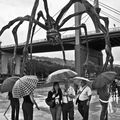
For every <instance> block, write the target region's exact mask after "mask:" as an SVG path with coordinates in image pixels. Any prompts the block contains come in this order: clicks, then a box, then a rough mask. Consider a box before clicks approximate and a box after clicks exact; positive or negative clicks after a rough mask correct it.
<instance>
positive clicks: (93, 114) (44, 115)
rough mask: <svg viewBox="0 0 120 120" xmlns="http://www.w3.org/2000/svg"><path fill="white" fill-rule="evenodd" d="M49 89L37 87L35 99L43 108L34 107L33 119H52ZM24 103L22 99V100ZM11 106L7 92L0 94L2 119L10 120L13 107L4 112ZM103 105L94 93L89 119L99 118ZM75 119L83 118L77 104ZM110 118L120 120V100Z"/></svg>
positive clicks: (0, 117)
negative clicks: (48, 96) (42, 89)
mask: <svg viewBox="0 0 120 120" xmlns="http://www.w3.org/2000/svg"><path fill="white" fill-rule="evenodd" d="M46 94H47V91H45V92H44V91H41V90H40V89H37V92H36V91H35V100H36V101H37V103H38V105H39V107H40V109H41V110H39V111H38V110H37V109H36V108H34V119H33V120H52V118H51V114H50V111H49V107H48V106H47V105H46V103H45V101H44V99H45V98H46ZM20 103H21V104H22V99H21V100H20ZM8 106H9V101H8V100H7V93H4V94H0V120H7V119H8V120H10V113H11V109H9V110H8V111H7V113H6V117H5V116H4V112H5V111H6V109H7V107H8ZM100 110H101V106H100V104H99V100H98V96H97V95H96V94H95V93H94V95H93V96H92V99H91V104H90V115H89V120H99V116H100ZM20 120H23V113H22V109H20ZM75 120H82V117H81V115H80V114H79V113H78V111H77V106H75ZM109 120H120V100H119V103H118V108H117V112H116V113H112V114H109Z"/></svg>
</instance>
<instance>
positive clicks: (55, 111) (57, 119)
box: [50, 104, 61, 120]
mask: <svg viewBox="0 0 120 120" xmlns="http://www.w3.org/2000/svg"><path fill="white" fill-rule="evenodd" d="M50 112H51V115H52V119H53V120H61V105H59V104H58V105H56V106H55V107H54V108H50Z"/></svg>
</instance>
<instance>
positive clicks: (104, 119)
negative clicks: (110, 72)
mask: <svg viewBox="0 0 120 120" xmlns="http://www.w3.org/2000/svg"><path fill="white" fill-rule="evenodd" d="M109 88H110V85H104V87H102V88H100V89H98V90H97V92H98V95H99V101H100V104H101V106H102V110H101V115H100V120H108V102H109V97H110V92H109Z"/></svg>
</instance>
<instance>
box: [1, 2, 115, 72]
mask: <svg viewBox="0 0 120 120" xmlns="http://www.w3.org/2000/svg"><path fill="white" fill-rule="evenodd" d="M43 2H44V9H45V12H46V17H45V16H44V15H43V12H42V11H39V12H38V14H37V19H36V18H35V15H36V10H37V7H38V5H39V0H35V3H34V6H33V9H32V12H31V15H26V16H24V17H17V18H15V19H14V20H11V21H10V22H9V23H8V24H7V25H6V26H4V27H3V28H2V29H1V31H0V35H1V34H2V33H3V32H4V31H5V30H6V29H8V28H10V27H11V26H12V25H13V24H14V23H16V22H18V24H17V25H16V26H15V27H14V28H13V31H12V32H13V36H14V39H15V44H16V46H15V49H14V57H15V56H16V48H17V46H18V37H17V30H18V28H19V26H20V25H21V24H22V23H23V22H24V21H28V22H29V26H28V33H27V40H26V44H25V46H24V49H23V68H24V65H25V62H26V60H27V55H28V43H29V42H30V40H31V41H32V39H33V35H34V31H35V28H36V25H38V26H39V27H40V28H43V29H44V30H46V34H47V35H46V37H47V41H48V42H50V43H52V44H53V45H54V44H58V43H59V44H60V45H61V47H62V51H63V58H64V61H66V60H65V52H64V47H63V42H62V40H61V34H60V32H63V31H68V30H76V29H80V28H81V27H83V28H84V29H85V33H87V31H86V30H87V29H86V26H85V24H81V25H79V26H75V27H65V28H64V27H63V26H64V24H65V23H66V22H67V21H68V20H69V19H71V18H72V17H75V16H78V15H82V14H83V13H87V14H88V15H89V16H90V17H91V19H92V20H93V23H94V24H95V27H98V28H99V30H101V31H102V32H103V33H104V35H105V50H106V53H107V57H106V63H105V66H104V67H103V70H105V69H106V65H107V64H108V62H110V63H111V65H112V62H113V56H112V53H111V44H110V40H109V31H108V28H107V27H108V24H109V22H108V19H106V18H104V17H100V16H99V14H98V13H97V12H96V10H95V8H94V7H93V6H92V5H91V4H90V3H89V2H88V1H87V0H70V1H69V2H68V3H67V4H66V5H65V6H64V7H63V8H62V10H61V12H60V13H59V15H58V16H57V18H56V20H54V19H53V17H51V16H50V14H49V8H48V3H47V0H43ZM76 2H80V3H81V4H83V5H84V6H85V8H86V10H84V11H83V12H76V13H73V14H71V15H69V16H67V17H66V18H64V19H63V20H62V21H61V19H62V17H63V15H64V14H65V13H66V12H67V11H68V10H69V8H70V7H71V6H72V5H73V4H74V3H76ZM40 17H42V18H43V20H44V24H43V23H41V22H40V21H39V19H40ZM100 19H102V20H104V21H105V26H103V25H102V24H101V22H100Z"/></svg>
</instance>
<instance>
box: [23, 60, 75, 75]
mask: <svg viewBox="0 0 120 120" xmlns="http://www.w3.org/2000/svg"><path fill="white" fill-rule="evenodd" d="M53 61H54V59H53V60H52V61H47V60H41V59H39V60H37V59H33V60H28V62H27V63H26V67H25V70H26V74H32V75H35V74H37V75H38V76H39V77H40V76H42V77H47V76H48V75H49V74H50V73H52V72H54V71H56V70H59V69H64V68H68V69H72V70H74V68H73V67H71V66H67V65H64V66H63V65H61V64H57V63H55V62H53Z"/></svg>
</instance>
